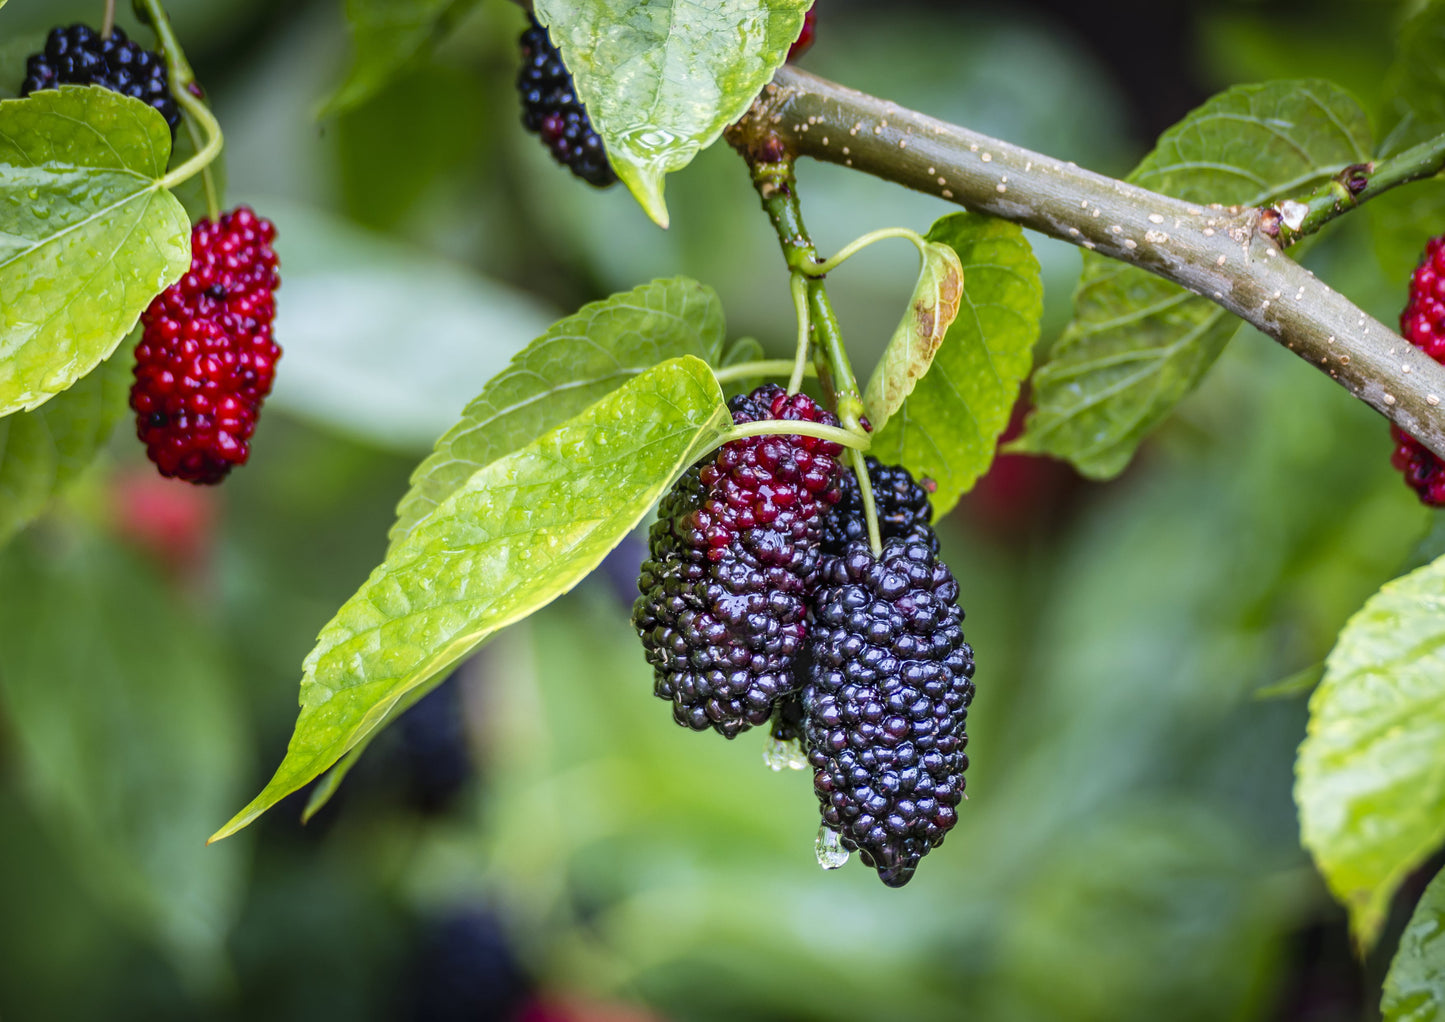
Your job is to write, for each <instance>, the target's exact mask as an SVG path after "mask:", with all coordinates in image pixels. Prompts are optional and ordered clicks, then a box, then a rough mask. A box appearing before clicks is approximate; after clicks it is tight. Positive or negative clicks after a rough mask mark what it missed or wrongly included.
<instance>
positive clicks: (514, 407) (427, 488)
mask: <svg viewBox="0 0 1445 1022" xmlns="http://www.w3.org/2000/svg"><path fill="white" fill-rule="evenodd" d="M726 334H727V329H726V325H725V324H724V322H723V312H722V305H721V303H720V302H719V301H718V298H717V294H716V293H715V292H714V291H713V290H712V288H709V287H704V286H703V285H702V284H699V283H698V282H697V281H695V280H689V279H688V278H686V277H674V278H672V279H669V280H655V281H652V282H651V283H649V284H643V285H642V286H640V287H636V288H633V289H632V290H631V291H627V292H624V293H622V294H616V295H612V296H611V297H610V298H605V299H603V300H602V301H599V302H593V303H592V304H590V305H585V306H583V307H582V308H581V309H580V310H579V311H578V312H577V313H576V314H574V315H572V316H568V317H567V318H566V319H562V320H559V321H558V322H557V323H555V324H554V325H553V326H552V327H551V329H549V330H548V331H547V332H546V333H544V334H543V335H542V336H541V337H539V338H537V339H536V340H535V341H533V342H532V343H531V344H529V345H528V346H527V347H526V349H525V350H523V351H522V352H520V353H519V354H518V355H517V356H516V358H514V359H512V362H511V364H510V365H509V366H508V367H507V368H506V369H504V370H503V371H502V372H500V373H498V374H497V375H496V376H494V377H493V378H492V379H491V380H490V381H489V382H488V383H487V385H486V387H485V389H483V391H482V393H481V396H479V397H478V398H477V399H476V400H475V401H473V402H472V403H471V404H470V405H468V406H467V408H466V410H465V411H464V412H462V417H461V419H460V420H459V421H458V422H457V424H456V425H455V426H453V427H452V428H451V429H450V430H448V431H447V433H446V434H445V435H444V436H443V437H442V438H441V439H440V440H438V441H437V445H436V450H435V451H434V452H433V453H432V454H431V455H430V456H429V457H428V458H427V459H426V460H425V461H423V462H422V463H421V464H420V465H419V466H417V470H416V472H415V473H413V474H412V478H411V490H410V491H409V492H408V493H407V495H406V496H405V497H403V498H402V500H401V504H400V505H399V506H398V508H397V521H396V524H395V525H394V526H393V527H392V530H391V543H392V546H393V547H395V546H396V545H397V544H398V543H400V542H401V541H402V540H403V539H405V538H406V536H407V534H408V533H409V532H411V530H412V529H413V528H415V527H416V525H417V523H418V522H420V521H421V520H422V519H423V518H425V517H426V516H427V515H428V514H430V513H431V511H432V510H433V509H434V508H435V507H436V506H437V505H438V504H440V503H441V502H442V501H444V500H446V498H447V497H448V496H449V495H450V494H451V493H453V492H454V491H455V490H456V489H457V488H458V487H460V486H461V485H463V484H464V483H465V482H466V481H467V479H469V478H470V477H471V476H472V474H473V473H475V472H476V471H477V470H478V469H480V468H481V467H482V466H484V465H487V464H490V463H491V462H493V461H496V460H497V459H498V458H501V457H503V456H505V455H507V454H510V453H512V452H513V451H515V450H517V449H518V448H520V447H523V446H525V445H526V444H529V443H531V442H532V441H533V440H535V439H536V438H537V437H539V436H541V435H542V434H543V433H545V432H547V430H549V429H552V428H553V427H554V426H556V425H557V424H558V423H561V422H563V421H565V420H566V419H568V418H570V417H571V416H573V415H576V414H577V413H578V412H580V411H582V409H584V408H586V407H587V406H588V405H590V404H591V403H592V402H594V401H596V400H598V399H599V398H601V397H602V396H603V395H605V394H607V393H608V392H610V391H612V390H615V389H616V388H618V387H620V386H622V385H623V384H624V383H626V382H627V381H628V380H631V379H634V378H636V377H637V376H639V375H641V374H642V373H643V372H645V371H646V370H647V369H649V368H650V367H652V366H654V365H656V364H657V363H658V362H661V361H662V360H664V359H668V358H677V357H679V356H682V355H693V356H695V357H697V358H700V359H702V360H703V361H705V362H708V363H711V364H717V363H718V362H719V361H720V359H721V357H722V346H723V341H724V339H725V337H726Z"/></svg>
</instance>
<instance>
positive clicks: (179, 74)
mask: <svg viewBox="0 0 1445 1022" xmlns="http://www.w3.org/2000/svg"><path fill="white" fill-rule="evenodd" d="M136 3H137V9H138V13H142V14H143V15H144V17H145V19H146V20H147V21H148V22H149V23H150V26H151V28H152V29H153V30H154V31H155V34H156V42H157V43H158V44H159V46H160V48H161V52H162V53H163V54H165V58H166V71H167V73H168V75H169V77H170V82H171V95H172V96H174V97H175V99H176V102H177V103H179V104H180V106H181V109H182V110H184V111H185V113H186V130H187V131H188V132H189V133H190V136H191V141H192V143H193V144H194V145H195V148H196V154H195V155H194V156H192V157H191V158H190V159H189V160H187V161H186V162H185V163H182V164H181V165H180V166H179V167H177V168H176V169H175V170H173V171H171V172H170V173H169V174H167V175H166V176H165V177H163V178H161V180H160V186H161V187H162V188H165V189H167V190H169V189H172V188H175V187H177V186H178V185H180V184H183V183H184V182H186V181H189V180H190V179H191V178H193V177H195V176H196V175H197V174H204V175H205V176H204V177H203V178H202V184H203V185H204V186H205V191H206V207H207V210H208V212H209V213H210V215H211V218H212V219H213V220H214V219H218V218H219V217H220V215H221V203H220V197H219V195H218V194H217V190H216V182H215V177H214V175H212V173H211V170H210V166H211V164H212V163H213V162H214V161H215V159H216V157H217V156H219V155H220V153H221V149H222V147H224V146H225V139H224V137H223V136H222V134H221V125H220V123H219V122H218V121H217V120H216V117H215V115H214V114H212V113H211V111H210V109H209V108H208V107H207V106H206V104H205V103H202V102H201V100H200V98H199V95H198V93H199V92H200V89H199V88H198V87H197V86H196V73H195V71H193V70H192V69H191V65H190V62H189V61H188V60H186V51H185V50H184V49H183V48H182V47H181V41H180V39H179V38H178V37H177V36H176V32H175V29H174V28H172V27H171V20H170V18H169V17H168V16H167V15H166V10H165V8H164V7H163V6H162V5H161V0H136ZM202 133H204V138H205V141H204V144H203V143H202Z"/></svg>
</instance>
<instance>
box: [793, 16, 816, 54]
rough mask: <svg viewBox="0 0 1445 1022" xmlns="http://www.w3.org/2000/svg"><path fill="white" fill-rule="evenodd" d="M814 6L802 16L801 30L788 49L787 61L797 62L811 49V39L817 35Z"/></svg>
mask: <svg viewBox="0 0 1445 1022" xmlns="http://www.w3.org/2000/svg"><path fill="white" fill-rule="evenodd" d="M817 14H818V8H817V7H816V6H814V7H809V8H808V13H807V14H806V15H804V16H803V30H802V31H801V32H799V33H798V38H797V39H795V40H793V45H792V46H791V47H790V48H789V49H788V59H789V60H797V59H798V58H799V57H801V56H802V55H803V54H805V53H807V52H808V51H809V50H811V49H812V48H813V38H814V36H815V35H816V33H817Z"/></svg>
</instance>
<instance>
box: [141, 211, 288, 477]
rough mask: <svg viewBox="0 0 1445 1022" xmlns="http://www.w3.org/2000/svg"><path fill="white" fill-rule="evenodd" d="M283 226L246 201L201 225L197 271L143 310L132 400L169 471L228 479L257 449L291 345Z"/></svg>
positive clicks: (159, 462)
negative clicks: (284, 319) (284, 311)
mask: <svg viewBox="0 0 1445 1022" xmlns="http://www.w3.org/2000/svg"><path fill="white" fill-rule="evenodd" d="M275 236H276V230H275V228H274V227H273V226H272V224H271V222H270V221H268V220H264V219H262V218H260V217H258V216H256V214H255V213H253V212H251V210H250V209H248V208H246V207H245V206H242V207H240V208H238V209H236V210H234V211H232V212H230V213H227V214H225V215H224V216H222V217H221V218H220V220H219V221H211V220H201V221H200V222H199V223H197V224H196V226H195V228H194V229H193V230H192V231H191V268H190V270H189V271H188V272H187V273H186V275H185V276H184V277H182V278H181V279H180V281H179V282H177V283H175V284H173V285H171V286H170V287H169V288H167V289H166V290H165V291H163V292H161V293H160V295H158V296H157V297H156V299H155V300H154V301H153V302H151V304H150V307H149V308H148V309H146V311H145V312H144V313H143V314H142V316H141V322H142V324H143V325H144V328H145V330H144V334H143V335H142V337H141V341H140V344H138V345H137V346H136V365H135V383H134V384H133V385H132V386H131V391H130V406H131V408H132V409H133V410H134V411H135V413H136V431H137V433H138V434H139V436H140V438H141V440H142V441H143V442H144V443H145V445H146V453H147V454H148V455H149V456H150V459H151V461H153V462H155V464H156V467H157V468H158V469H160V473H161V475H163V476H173V477H177V478H180V479H185V480H187V481H189V482H192V483H199V484H209V483H218V482H220V481H221V480H222V479H223V478H225V476H226V474H227V473H228V472H230V471H231V469H232V468H233V467H235V466H236V465H244V464H245V463H246V458H247V457H248V456H249V454H250V447H249V445H248V441H249V440H250V437H251V433H252V431H253V430H254V429H255V428H256V416H257V415H258V414H259V412H260V409H261V402H262V401H263V400H264V399H265V397H266V395H267V394H269V393H270V392H271V382H272V379H273V377H274V375H275V369H276V360H277V359H278V358H280V357H281V349H280V348H279V347H277V345H276V342H275V341H274V340H272V337H271V325H272V320H273V319H274V318H275V316H276V303H275V299H274V297H273V292H274V291H275V290H276V288H277V287H278V286H280V278H279V276H278V275H277V260H276V253H275V252H274V251H273V250H272V248H271V242H272V241H273V240H274V238H275Z"/></svg>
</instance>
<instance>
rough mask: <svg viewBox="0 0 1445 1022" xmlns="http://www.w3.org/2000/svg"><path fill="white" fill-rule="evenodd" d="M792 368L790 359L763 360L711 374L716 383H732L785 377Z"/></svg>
mask: <svg viewBox="0 0 1445 1022" xmlns="http://www.w3.org/2000/svg"><path fill="white" fill-rule="evenodd" d="M793 368H794V363H793V360H792V359H789V358H765V359H759V360H758V361H756V362H739V363H738V364H737V365H731V366H726V367H725V368H722V369H714V370H713V371H712V374H713V376H714V377H715V378H716V379H717V381H718V383H732V382H734V381H736V380H749V379H752V378H753V377H754V376H787V375H788V374H789V373H791V372H792V371H793ZM809 368H811V367H809Z"/></svg>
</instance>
